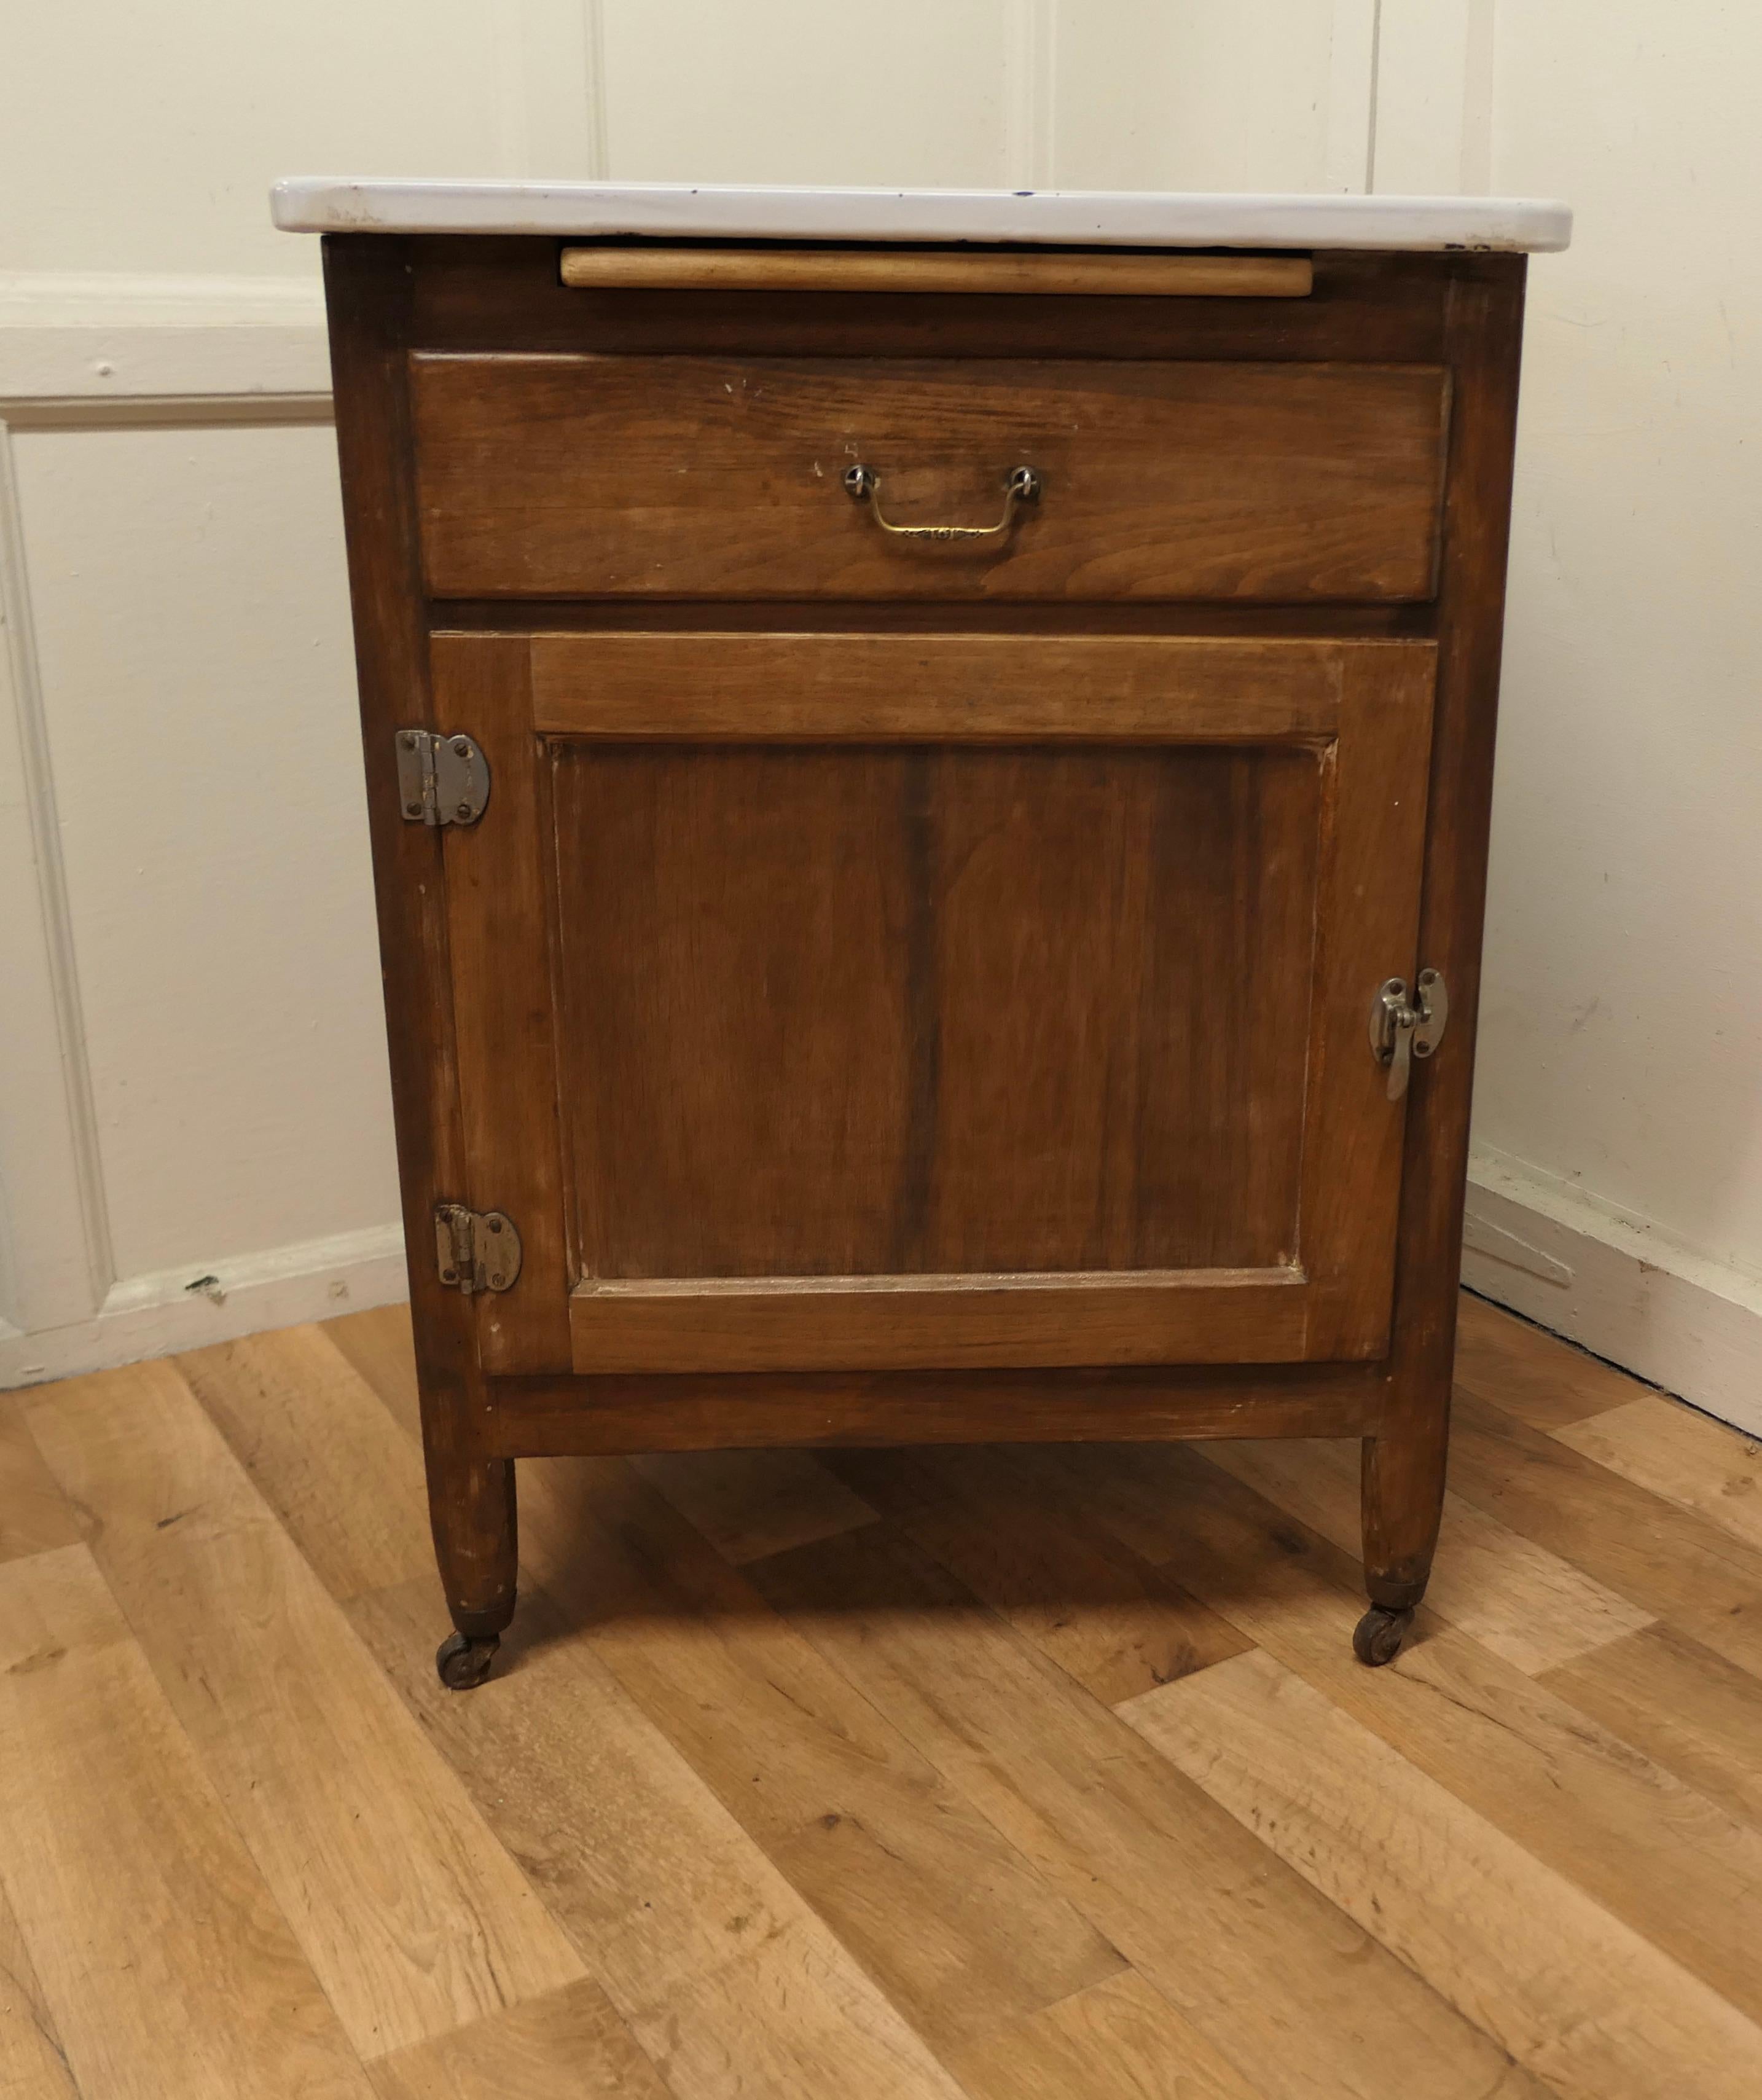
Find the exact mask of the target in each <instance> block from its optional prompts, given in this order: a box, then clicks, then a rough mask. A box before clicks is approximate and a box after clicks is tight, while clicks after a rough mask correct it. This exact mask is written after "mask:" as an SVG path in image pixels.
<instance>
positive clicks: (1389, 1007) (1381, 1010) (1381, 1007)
mask: <svg viewBox="0 0 1762 2100" xmlns="http://www.w3.org/2000/svg"><path fill="white" fill-rule="evenodd" d="M1449 1019H1450V994H1449V992H1448V990H1446V988H1445V984H1444V980H1443V978H1442V977H1441V976H1440V975H1439V974H1438V973H1437V971H1436V970H1421V971H1420V979H1419V982H1418V983H1417V984H1416V985H1415V986H1414V992H1413V1004H1411V1006H1410V1005H1409V1004H1407V979H1406V978H1405V977H1390V978H1389V979H1387V980H1386V981H1385V982H1384V983H1383V984H1381V985H1380V986H1378V988H1377V994H1376V998H1375V999H1372V1000H1371V1050H1372V1052H1374V1053H1375V1055H1376V1061H1377V1063H1378V1064H1380V1065H1387V1066H1388V1067H1389V1099H1390V1100H1391V1101H1399V1100H1400V1099H1401V1097H1402V1095H1403V1094H1404V1093H1406V1092H1407V1074H1408V1071H1409V1069H1410V1060H1411V1058H1414V1057H1430V1056H1431V1054H1432V1052H1433V1051H1434V1050H1435V1049H1436V1048H1437V1046H1438V1044H1439V1043H1440V1042H1441V1041H1442V1039H1443V1034H1444V1029H1445V1026H1446V1023H1447V1022H1448V1021H1449Z"/></svg>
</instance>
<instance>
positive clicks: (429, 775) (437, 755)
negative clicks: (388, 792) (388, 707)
mask: <svg viewBox="0 0 1762 2100" xmlns="http://www.w3.org/2000/svg"><path fill="white" fill-rule="evenodd" d="M396 745H397V752H398V801H399V803H400V805H401V807H402V809H403V811H404V822H405V823H407V824H475V823H476V822H477V820H478V818H479V817H480V816H482V815H483V814H484V809H485V807H486V806H487V805H488V801H489V761H488V759H487V758H485V757H484V754H483V752H481V751H480V750H479V748H478V747H477V745H476V744H475V743H474V742H473V741H472V739H470V737H468V736H461V735H459V734H458V733H457V731H455V732H454V734H453V735H451V736H443V735H441V734H440V733H439V730H432V729H400V730H399V731H398V732H397V737H396Z"/></svg>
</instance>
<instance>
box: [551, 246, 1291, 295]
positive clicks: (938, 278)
mask: <svg viewBox="0 0 1762 2100" xmlns="http://www.w3.org/2000/svg"><path fill="white" fill-rule="evenodd" d="M563 283H564V284H565V285H569V286H571V287H572V289H576V290H577V291H595V292H608V291H650V292H1018V293H1042V294H1044V293H1082V294H1091V295H1093V294H1096V293H1106V294H1107V295H1108V296H1110V297H1117V296H1119V295H1120V294H1124V295H1126V296H1128V297H1139V298H1208V299H1300V298H1306V297H1307V296H1308V294H1309V291H1310V290H1311V289H1312V287H1313V285H1314V269H1313V267H1312V266H1311V264H1310V262H1309V258H1308V257H1307V256H1305V255H1139V254H1103V255H1097V254H1072V253H1071V252H1070V251H1069V250H1063V251H1049V252H1048V253H1047V254H1019V253H1018V252H1015V251H1011V252H1010V253H1009V254H987V253H985V252H984V251H983V250H977V251H974V252H971V253H960V254H949V253H947V252H945V251H943V250H938V249H908V248H877V249H788V248H674V247H657V248H565V249H563Z"/></svg>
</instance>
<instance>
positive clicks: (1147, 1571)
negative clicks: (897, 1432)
mask: <svg viewBox="0 0 1762 2100" xmlns="http://www.w3.org/2000/svg"><path fill="white" fill-rule="evenodd" d="M825 1463H827V1464H828V1465H829V1466H831V1467H833V1468H835V1469H836V1470H837V1471H839V1472H840V1473H841V1475H842V1476H844V1477H845V1478H846V1479H849V1480H855V1481H858V1482H860V1483H861V1484H862V1485H863V1487H864V1488H865V1489H867V1491H868V1494H869V1496H870V1498H872V1500H873V1501H874V1502H877V1504H878V1505H879V1506H880V1507H881V1508H883V1509H885V1511H886V1512H887V1515H888V1516H889V1517H890V1519H891V1520H892V1521H893V1522H894V1523H895V1524H898V1525H899V1528H900V1529H901V1530H903V1532H905V1533H906V1534H907V1536H908V1537H911V1538H912V1540H913V1541H915V1542H916V1544H917V1545H919V1546H922V1547H923V1549H924V1550H925V1552H927V1553H929V1554H930V1555H932V1556H933V1557H934V1559H935V1560H938V1561H939V1562H940V1563H941V1564H942V1565H943V1567H944V1568H947V1570H948V1571H949V1573H951V1574H952V1575H954V1576H955V1577H956V1578H957V1579H958V1580H959V1581H960V1582H962V1583H964V1584H965V1586H966V1587H967V1588H968V1589H969V1590H971V1591H972V1592H973V1594H974V1595H975V1596H976V1597H978V1598H980V1599H983V1602H984V1603H986V1604H989V1605H990V1606H991V1609H992V1610H993V1611H995V1612H997V1613H998V1614H999V1615H1000V1617H1003V1618H1005V1619H1007V1620H1008V1621H1009V1624H1010V1625H1011V1626H1013V1627H1014V1628H1015V1629H1016V1630H1017V1631H1018V1633H1019V1634H1021V1635H1022V1636H1023V1638H1024V1639H1027V1640H1030V1641H1031V1642H1032V1643H1034V1645H1035V1647H1036V1648H1039V1649H1040V1652H1042V1653H1043V1654H1044V1655H1045V1656H1046V1657H1049V1660H1050V1661H1053V1662H1055V1663H1057V1664H1058V1666H1059V1668H1060V1669H1061V1670H1063V1671H1064V1672H1065V1673H1066V1675H1067V1676H1069V1677H1071V1678H1073V1679H1075V1681H1076V1683H1079V1684H1080V1685H1082V1686H1083V1687H1084V1688H1085V1690H1087V1691H1089V1692H1093V1694H1094V1695H1095V1696H1096V1697H1097V1699H1099V1700H1101V1701H1102V1703H1103V1704H1104V1705H1114V1704H1115V1702H1116V1701H1119V1700H1121V1699H1128V1698H1130V1697H1131V1696H1132V1695H1133V1693H1134V1692H1147V1691H1149V1690H1150V1687H1151V1686H1153V1685H1156V1684H1167V1683H1169V1682H1170V1681H1171V1680H1172V1679H1174V1678H1177V1677H1185V1676H1186V1675H1187V1674H1188V1673H1189V1672H1190V1671H1192V1670H1203V1669H1204V1668H1205V1667H1206V1665H1208V1664H1209V1663H1213V1662H1221V1661H1222V1660H1223V1659H1224V1657H1225V1656H1230V1655H1238V1654H1239V1653H1240V1652H1242V1650H1243V1648H1246V1647H1247V1646H1248V1641H1247V1639H1246V1638H1245V1637H1244V1636H1243V1635H1242V1634H1240V1633H1239V1632H1238V1631H1237V1630H1236V1629H1235V1628H1234V1626H1230V1624H1229V1622H1228V1621H1226V1620H1225V1619H1222V1618H1220V1617H1218V1615H1217V1613H1216V1612H1212V1611H1209V1610H1208V1609H1207V1608H1206V1607H1205V1606H1204V1605H1203V1604H1201V1603H1200V1602H1199V1599H1197V1598H1196V1597H1193V1596H1191V1595H1189V1594H1188V1593H1187V1591H1186V1590H1183V1589H1182V1588H1181V1586H1180V1585H1179V1584H1178V1583H1177V1582H1173V1581H1172V1580H1171V1579H1170V1578H1169V1577H1167V1576H1166V1575H1164V1574H1163V1573H1160V1571H1159V1570H1158V1569H1156V1568H1152V1567H1151V1566H1150V1565H1149V1564H1148V1563H1147V1562H1146V1561H1143V1560H1140V1559H1139V1558H1138V1556H1137V1555H1136V1554H1134V1553H1133V1551H1131V1549H1130V1548H1129V1547H1128V1546H1124V1545H1122V1544H1121V1543H1120V1542H1119V1541H1118V1540H1117V1539H1115V1538H1114V1537H1111V1535H1110V1534H1109V1533H1106V1531H1105V1530H1103V1529H1102V1527H1101V1526H1100V1525H1098V1524H1094V1523H1093V1522H1092V1521H1091V1520H1089V1517H1088V1516H1087V1515H1086V1514H1085V1513H1084V1511H1082V1510H1081V1509H1080V1508H1075V1507H1072V1498H1071V1495H1070V1494H1069V1493H1068V1492H1066V1491H1064V1490H1062V1489H1056V1488H1055V1489H1054V1490H1053V1492H1052V1493H1044V1494H1041V1493H1036V1491H1035V1476H1034V1474H1033V1472H1032V1471H1031V1461H1030V1460H1029V1459H1028V1458H1027V1456H1026V1455H1025V1454H1020V1453H1018V1452H1015V1451H1013V1450H1010V1449H960V1448H959V1447H956V1448H954V1449H942V1450H935V1451H874V1452H861V1453H850V1454H828V1458H826V1460H825ZM1057 1466H1058V1458H1057V1457H1053V1458H1052V1459H1051V1460H1050V1461H1049V1467H1050V1468H1051V1469H1053V1470H1056V1467H1057Z"/></svg>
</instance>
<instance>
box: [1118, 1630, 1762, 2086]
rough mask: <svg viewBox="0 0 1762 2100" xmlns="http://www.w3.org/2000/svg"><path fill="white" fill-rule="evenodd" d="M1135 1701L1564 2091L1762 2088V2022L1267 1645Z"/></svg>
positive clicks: (1314, 1872)
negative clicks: (1465, 1800)
mask: <svg viewBox="0 0 1762 2100" xmlns="http://www.w3.org/2000/svg"><path fill="white" fill-rule="evenodd" d="M1124 1712H1125V1714H1126V1715H1127V1717H1128V1718H1129V1719H1130V1720H1131V1721H1132V1723H1133V1725H1134V1726H1135V1727H1137V1728H1139V1729H1140V1730H1141V1731H1142V1732H1143V1734H1144V1736H1145V1737H1146V1740H1149V1741H1150V1742H1151V1743H1154V1744H1155V1745H1156V1747H1157V1748H1158V1749H1160V1750H1161V1751H1162V1752H1163V1753H1164V1754H1165V1755H1166V1756H1168V1758H1170V1760H1171V1761H1172V1762H1173V1763H1174V1764H1175V1765H1177V1767H1179V1769H1180V1770H1181V1771H1184V1772H1185V1773H1186V1774H1187V1775H1188V1776H1189V1777H1190V1778H1191V1779H1193V1780H1195V1781H1196V1782H1197V1783H1198V1784H1199V1785H1202V1786H1203V1788H1204V1789H1206V1791H1207V1793H1209V1794H1210V1795H1211V1796H1212V1798H1214V1799H1215V1800H1217V1801H1218V1802H1221V1803H1222V1804H1223V1805H1224V1806H1225V1807H1227V1808H1228V1809H1229V1810H1230V1813H1231V1814H1232V1815H1235V1816H1236V1817H1237V1818H1238V1819H1239V1820H1240V1821H1241V1822H1242V1823H1243V1825H1244V1827H1246V1828H1247V1829H1251V1830H1252V1831H1254V1832H1255V1833H1256V1834H1257V1835H1258V1836H1259V1837H1261V1838H1262V1839H1263V1840H1264V1842H1265V1843H1266V1844H1267V1845H1269V1846H1270V1847H1271V1848H1272V1849H1273V1850H1274V1851H1276V1852H1277V1853H1278V1855H1279V1856H1280V1857H1281V1858H1283V1859H1286V1860H1290V1861H1291V1862H1292V1864H1293V1865H1295V1866H1296V1868H1297V1869H1298V1871H1299V1872H1300V1873H1302V1874H1303V1875H1304V1876H1305V1878H1306V1879H1307V1880H1309V1882H1311V1883H1312V1884H1313V1885H1314V1886H1315V1887H1317V1888H1318V1889H1319V1890H1322V1891H1323V1893H1324V1894H1326V1895H1327V1896H1328V1897H1329V1898H1330V1899H1331V1900H1332V1901H1333V1902H1335V1903H1336V1904H1339V1905H1340V1908H1341V1909H1343V1910H1345V1911H1346V1912H1347V1913H1349V1915H1350V1916H1352V1917H1354V1918H1356V1919H1357V1920H1358V1922H1359V1923H1360V1924H1361V1925H1362V1926H1363V1927H1364V1929H1365V1930H1367V1932H1370V1933H1371V1934H1373V1935H1375V1936H1376V1938H1377V1939H1378V1940H1380V1942H1381V1943H1383V1944H1384V1946H1387V1947H1389V1948H1392V1949H1393V1951H1394V1952H1396V1953H1398V1955H1399V1956H1400V1957H1401V1959H1402V1961H1404V1962H1406V1963H1407V1965H1409V1966H1410V1967H1411V1968H1413V1969H1414V1970H1417V1971H1418V1973H1419V1974H1420V1975H1422V1976H1424V1977H1425V1978H1426V1979H1427V1980H1428V1981H1429V1983H1432V1984H1433V1986H1434V1987H1435V1988H1437V1990H1438V1991H1439V1992H1442V1994H1443V1996H1446V1997H1447V1998H1448V1999H1449V2000H1450V2001H1451V2003H1452V2004H1453V2005H1457V2006H1460V2008H1461V2009H1462V2010H1463V2011H1464V2013H1465V2014H1467V2015H1468V2017H1469V2018H1473V2019H1474V2020H1475V2021H1477V2023H1479V2024H1481V2025H1482V2026H1483V2027H1486V2028H1487V2029H1488V2031H1489V2032H1490V2033H1492V2035H1493V2036H1495V2039H1496V2040H1499V2042H1500V2043H1501V2044H1502V2045H1503V2046H1504V2047H1505V2048H1506V2049H1509V2050H1510V2052H1511V2054H1512V2056H1514V2057H1515V2058H1517V2060H1518V2061H1519V2062H1520V2063H1523V2064H1525V2065H1526V2066H1527V2067H1529V2068H1530V2069H1531V2070H1533V2071H1535V2072H1536V2074H1537V2075H1538V2076H1540V2077H1542V2078H1543V2079H1544V2080H1546V2081H1547V2082H1548V2085H1550V2086H1552V2088H1553V2089H1554V2090H1555V2091H1556V2092H1557V2093H1560V2094H1561V2095H1562V2096H1563V2100H1680V2097H1681V2095H1682V2094H1683V2093H1685V2091H1692V2092H1694V2093H1695V2094H1696V2095H1697V2096H1698V2100H1740V2096H1745V2100H1747V2096H1750V2095H1753V2094H1754V2093H1755V2092H1757V2091H1758V2090H1759V2089H1762V2032H1759V2031H1758V2030H1757V2028H1756V2027H1755V2026H1754V2025H1753V2024H1752V2023H1751V2022H1750V2021H1749V2020H1747V2019H1746V2018H1743V2016H1742V2014H1739V2013H1738V2012H1737V2011H1736V2010H1735V2009H1734V2008H1733V2007H1732V2006H1731V2005H1729V2004H1728V2003H1727V2002H1726V2001H1724V1999H1722V1998H1721V1997H1720V1996H1719V1995H1718V1994H1717V1993H1716V1992H1714V1991H1712V1990H1711V1989H1709V1988H1707V1986H1706V1985H1705V1984H1703V1983H1700V1982H1699V1981H1698V1979H1696V1978H1694V1977H1693V1976H1691V1975H1689V1974H1688V1973H1687V1972H1686V1971H1685V1970H1683V1969H1681V1968H1680V1967H1679V1966H1678V1965H1676V1963H1675V1962H1673V1961H1670V1960H1669V1959H1668V1958H1667V1957H1666V1956H1664V1955H1663V1954H1662V1953H1660V1952H1659V1951H1658V1949H1657V1948H1654V1947H1652V1946H1649V1945H1648V1943H1646V1941H1645V1939H1642V1938H1641V1935H1639V1934H1637V1933H1636V1932H1634V1931H1632V1930H1631V1929H1630V1928H1628V1927H1627V1926H1623V1925H1622V1924H1620V1923H1619V1922H1618V1921H1616V1920H1615V1919H1614V1918H1612V1917H1610V1915H1609V1913H1607V1912H1605V1911H1604V1910H1603V1909H1601V1908H1600V1907H1599V1906H1598V1905H1597V1904H1595V1903H1593V1902H1592V1901H1591V1900H1590V1899H1589V1898H1588V1897H1587V1896H1585V1895H1583V1894H1582V1893H1581V1892H1580V1891H1579V1890H1577V1889H1575V1888H1574V1887H1573V1886H1571V1885H1570V1883H1568V1882H1565V1881H1564V1880H1563V1879H1562V1878H1561V1877H1560V1876H1559V1875H1557V1874H1556V1873H1553V1872H1552V1870H1551V1869H1549V1868H1547V1867H1545V1866H1543V1864H1541V1863H1540V1862H1539V1860H1536V1859H1535V1858H1534V1857H1533V1856H1532V1855H1530V1853H1528V1852H1526V1851H1525V1850H1524V1848H1523V1847H1522V1846H1521V1845H1519V1844H1517V1843H1516V1842H1514V1841H1513V1840H1512V1839H1511V1838H1507V1837H1506V1836H1505V1835H1504V1833H1503V1832H1501V1831H1500V1830H1499V1829H1496V1828H1495V1826H1494V1825H1493V1824H1490V1823H1489V1822H1488V1821H1487V1820H1486V1819H1485V1818H1484V1817H1482V1816H1480V1815H1476V1814H1475V1813H1474V1811H1473V1810H1471V1809H1468V1808H1467V1807H1464V1805H1463V1804H1462V1802H1460V1801H1459V1800H1458V1799H1457V1798H1455V1796H1454V1795H1453V1794H1452V1793H1451V1792H1450V1791H1449V1790H1448V1789H1446V1788H1444V1787H1442V1786H1440V1785H1437V1783H1436V1782H1435V1781H1434V1780H1430V1779H1429V1778H1427V1777H1426V1776H1425V1775H1424V1773H1422V1772H1420V1771H1419V1770H1418V1769H1417V1768H1416V1767H1414V1766H1412V1765H1411V1764H1410V1763H1408V1762H1407V1760H1406V1759H1405V1758H1402V1757H1401V1756H1400V1755H1399V1754H1398V1752H1396V1751H1394V1750H1392V1749H1390V1748H1389V1745H1387V1744H1385V1743H1384V1742H1382V1741H1380V1740H1379V1739H1378V1738H1377V1737H1376V1736H1374V1735H1372V1734H1371V1732H1370V1731H1369V1730H1368V1729H1367V1728H1365V1727H1362V1725H1361V1724H1360V1723H1358V1722H1357V1721H1355V1720H1354V1719H1353V1718H1351V1716H1350V1715H1349V1714H1344V1713H1342V1712H1341V1711H1340V1709H1339V1708H1338V1707H1336V1706H1335V1705H1332V1704H1331V1702H1330V1701H1329V1700H1328V1699H1327V1697H1326V1696H1324V1695H1323V1694H1322V1693H1321V1692H1317V1691H1316V1690H1315V1689H1314V1687H1312V1686H1310V1685H1309V1684H1306V1683H1304V1681H1303V1680H1302V1679H1301V1678H1299V1677H1297V1676H1296V1675H1295V1674H1293V1673H1292V1671H1290V1670H1286V1669H1285V1668H1284V1667H1283V1665H1282V1664H1280V1663H1278V1662H1276V1661H1274V1659H1273V1658H1272V1657H1270V1656H1268V1655H1265V1654H1254V1655H1246V1656H1239V1657H1235V1658H1234V1659H1233V1660H1232V1661H1229V1662H1224V1663H1220V1664H1219V1665H1217V1668H1216V1669H1215V1670H1208V1671H1206V1672H1205V1673H1204V1674H1203V1675H1202V1676H1200V1677H1198V1678H1194V1679H1188V1680H1186V1682H1185V1683H1181V1684H1176V1685H1168V1686H1165V1687H1163V1688H1161V1689H1160V1690H1159V1691H1155V1692H1145V1693H1142V1694H1141V1695H1140V1696H1139V1697H1138V1698H1137V1699H1135V1700H1133V1701H1130V1702H1128V1705H1127V1706H1126V1708H1125V1709H1124Z"/></svg>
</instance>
